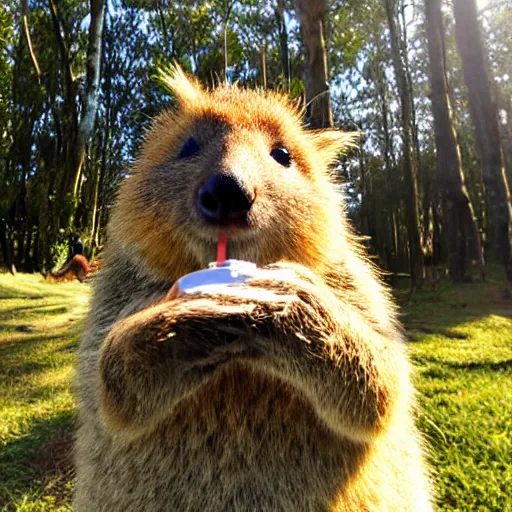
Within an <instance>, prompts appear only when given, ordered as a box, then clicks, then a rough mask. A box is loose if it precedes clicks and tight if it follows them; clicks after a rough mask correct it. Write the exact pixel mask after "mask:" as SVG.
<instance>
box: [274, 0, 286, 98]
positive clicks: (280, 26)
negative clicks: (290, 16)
mask: <svg viewBox="0 0 512 512" xmlns="http://www.w3.org/2000/svg"><path fill="white" fill-rule="evenodd" d="M275 13H276V20H277V30H278V32H279V57H280V60H281V70H282V72H283V77H284V79H285V82H286V87H287V90H288V91H290V59H289V57H288V31H287V29H286V22H285V19H284V0H277V6H276V9H275Z"/></svg>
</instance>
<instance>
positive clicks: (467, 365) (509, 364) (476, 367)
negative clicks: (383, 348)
mask: <svg viewBox="0 0 512 512" xmlns="http://www.w3.org/2000/svg"><path fill="white" fill-rule="evenodd" d="M413 359H414V361H415V363H416V364H421V365H424V364H435V365H436V366H437V367H438V368H429V369H427V370H425V371H424V372H422V374H423V375H427V374H429V373H430V372H432V375H431V376H435V374H436V373H439V374H440V375H443V376H445V375H446V372H444V370H443V368H446V369H451V370H464V371H468V370H469V371H483V372H503V371H509V370H512V359H507V360H505V361H497V362H492V361H479V362H475V361H468V362H455V361H445V360H443V359H439V358H437V357H428V356H423V355H422V356H415V357H413Z"/></svg>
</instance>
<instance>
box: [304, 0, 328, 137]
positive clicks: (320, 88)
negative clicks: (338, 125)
mask: <svg viewBox="0 0 512 512" xmlns="http://www.w3.org/2000/svg"><path fill="white" fill-rule="evenodd" d="M295 10H296V11H297V16H298V18H299V23H300V28H301V30H302V35H303V38H304V46H305V47H306V69H305V74H304V86H305V88H306V103H307V106H308V108H307V116H308V120H309V123H310V125H311V127H312V128H328V127H331V126H333V125H334V122H333V117H332V110H331V97H330V94H329V74H328V70H327V53H326V51H325V41H324V29H323V22H324V18H325V16H326V14H327V2H326V0H317V1H312V0H295Z"/></svg>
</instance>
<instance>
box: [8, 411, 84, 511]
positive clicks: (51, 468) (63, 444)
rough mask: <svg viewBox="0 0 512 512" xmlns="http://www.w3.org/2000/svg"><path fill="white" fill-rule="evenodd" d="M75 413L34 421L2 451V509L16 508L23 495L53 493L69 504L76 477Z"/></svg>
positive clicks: (56, 499) (55, 496) (60, 414)
mask: <svg viewBox="0 0 512 512" xmlns="http://www.w3.org/2000/svg"><path fill="white" fill-rule="evenodd" d="M74 424H75V416H74V415H73V414H72V413H71V412H62V413H59V414H56V415H53V416H49V417H47V418H44V419H39V420H34V421H33V422H32V424H31V427H30V430H28V431H27V432H25V433H24V434H23V435H22V436H21V437H19V438H17V439H15V440H12V441H10V442H8V443H7V444H6V445H4V446H3V447H2V450H1V451H0V482H2V483H1V484H0V508H1V509H2V510H15V508H14V507H13V503H14V502H16V501H19V500H21V499H22V497H23V496H24V495H27V494H30V495H40V496H50V497H53V498H54V499H55V503H56V504H57V503H69V502H70V494H71V482H72V480H73V478H74V464H73V456H72V448H73V431H74Z"/></svg>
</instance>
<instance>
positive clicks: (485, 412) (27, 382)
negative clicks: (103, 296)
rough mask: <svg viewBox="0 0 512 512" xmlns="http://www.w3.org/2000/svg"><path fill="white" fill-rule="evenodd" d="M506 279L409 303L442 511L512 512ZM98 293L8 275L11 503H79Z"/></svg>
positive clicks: (5, 489) (2, 379)
mask: <svg viewBox="0 0 512 512" xmlns="http://www.w3.org/2000/svg"><path fill="white" fill-rule="evenodd" d="M504 287H505V286H504V285H503V284H501V283H500V282H499V281H492V280H491V281H490V282H489V283H486V284H471V285H461V286H458V287H454V286H450V285H448V284H444V283H443V284H442V285H441V286H440V287H439V289H438V290H435V291H434V290H432V289H430V287H429V286H425V287H424V289H423V290H422V291H421V292H418V294H417V295H416V296H415V297H414V299H413V301H412V302H411V303H408V304H405V305H404V308H403V320H404V322H405V324H406V326H407V331H408V334H409V338H410V340H411V343H410V344H409V347H410V349H411V355H412V358H413V360H414V362H415V365H416V368H417V372H416V376H415V380H416V385H417V388H418V390H419V400H420V403H421V406H422V414H421V416H420V418H419V424H420V427H421V429H422V430H423V431H424V432H425V434H426V437H427V440H428V443H429V445H430V461H431V465H432V467H433V468H434V469H435V471H436V480H437V482H436V488H437V493H438V506H439V510H445V511H455V510H458V511H461V512H465V511H468V510H477V511H497V512H498V511H499V512H503V511H512V300H510V299H503V298H501V296H502V290H503V288H504ZM88 294H89V289H88V285H80V284H78V283H68V284H50V283H44V282H43V281H42V280H41V278H40V277H39V276H29V275H18V276H17V277H16V278H14V277H12V276H10V275H6V274H0V361H1V366H0V368H1V370H0V389H1V394H0V510H5V511H11V510H12V511H14V510H16V511H55V510H57V511H59V510H69V509H70V507H69V503H70V496H71V492H72V478H73V468H72V465H71V463H70V458H69V449H70V445H71V439H72V438H71V436H72V432H73V428H74V420H75V416H74V415H75V403H74V400H73V395H72V391H71V382H72V379H73V363H74V358H75V351H76V350H75V349H76V344H77V337H78V332H79V327H80V321H81V319H82V318H83V315H84V314H85V311H86V309H87V301H88ZM397 295H398V297H399V299H402V298H403V297H405V295H406V294H405V292H404V293H402V292H400V291H398V292H397ZM402 296H403V297H402ZM404 300H405V299H404ZM27 327H29V328H32V329H33V331H32V332H22V331H20V330H19V329H20V328H21V329H22V330H25V331H26V330H30V329H27Z"/></svg>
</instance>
